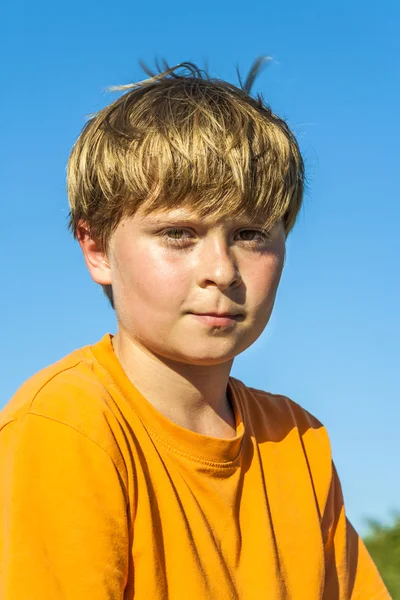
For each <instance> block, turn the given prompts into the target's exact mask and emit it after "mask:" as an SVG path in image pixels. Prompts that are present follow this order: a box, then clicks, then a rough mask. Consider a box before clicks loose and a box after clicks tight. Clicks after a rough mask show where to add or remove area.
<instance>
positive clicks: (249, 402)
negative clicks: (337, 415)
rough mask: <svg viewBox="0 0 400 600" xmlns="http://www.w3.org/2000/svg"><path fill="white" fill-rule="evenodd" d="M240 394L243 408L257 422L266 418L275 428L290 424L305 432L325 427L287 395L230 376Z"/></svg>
mask: <svg viewBox="0 0 400 600" xmlns="http://www.w3.org/2000/svg"><path fill="white" fill-rule="evenodd" d="M230 380H231V381H232V382H233V385H234V388H235V390H236V391H237V393H238V394H239V397H240V402H241V404H242V406H243V410H244V411H245V412H246V414H247V415H248V416H249V417H250V419H251V421H254V422H255V423H256V422H257V420H258V421H259V420H260V419H261V424H262V425H263V424H264V421H265V420H266V421H267V422H268V423H269V424H270V425H271V426H273V427H274V428H278V430H281V428H282V427H283V428H284V429H287V428H288V427H290V426H293V427H296V428H298V429H299V430H301V431H302V432H303V433H305V432H306V431H307V430H308V429H310V428H311V429H315V430H319V429H325V428H324V426H323V425H322V423H321V422H320V421H319V420H318V419H317V418H316V417H315V416H314V415H312V414H311V413H310V412H308V411H307V410H306V409H305V408H303V407H302V406H300V404H297V402H294V401H293V400H291V399H290V398H288V397H287V396H283V395H281V394H273V393H271V392H266V391H264V390H259V389H256V388H253V387H249V386H247V385H245V384H244V383H243V382H242V381H240V380H239V379H235V378H233V377H231V378H230Z"/></svg>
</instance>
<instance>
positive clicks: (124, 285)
mask: <svg viewBox="0 0 400 600" xmlns="http://www.w3.org/2000/svg"><path fill="white" fill-rule="evenodd" d="M117 273H118V277H117V278H118V280H119V281H118V282H117V281H116V282H115V283H116V286H118V287H119V288H120V289H119V290H116V293H117V294H118V291H120V292H121V294H122V296H123V297H124V298H127V299H129V300H132V301H135V302H136V303H142V304H143V305H144V307H145V308H146V307H150V306H153V307H154V306H159V307H160V308H164V309H165V308H166V307H167V306H168V305H169V306H170V305H171V304H173V303H174V302H175V303H176V302H177V300H178V301H179V300H180V292H181V294H182V296H184V294H185V291H186V287H187V286H186V280H185V277H184V276H183V273H182V265H181V263H179V264H178V262H177V261H172V260H168V258H167V257H166V256H165V252H162V251H158V250H151V249H149V248H143V249H140V248H139V249H136V251H135V252H134V253H130V254H129V255H125V258H124V259H123V260H120V261H119V264H118V265H117Z"/></svg>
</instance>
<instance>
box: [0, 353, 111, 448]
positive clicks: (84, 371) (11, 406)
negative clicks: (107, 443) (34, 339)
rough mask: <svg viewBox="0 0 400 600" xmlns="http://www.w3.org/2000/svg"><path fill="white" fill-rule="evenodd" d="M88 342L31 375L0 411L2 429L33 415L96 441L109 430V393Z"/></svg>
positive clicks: (0, 429)
mask: <svg viewBox="0 0 400 600" xmlns="http://www.w3.org/2000/svg"><path fill="white" fill-rule="evenodd" d="M100 372H101V367H100V365H99V364H98V363H97V361H96V360H95V358H94V356H93V355H92V353H91V347H90V346H85V347H83V348H81V349H78V350H76V351H74V352H72V353H71V354H69V355H67V356H65V357H64V358H62V359H61V360H60V361H58V362H56V363H54V364H53V365H50V366H49V367H46V368H45V369H43V370H41V371H39V372H38V373H36V374H35V375H34V376H33V377H31V378H30V379H28V380H27V381H26V382H25V383H24V384H23V385H22V386H21V387H20V388H19V389H18V390H17V392H16V394H15V395H14V396H13V398H11V400H10V401H9V402H8V404H6V406H5V407H4V409H3V410H2V411H1V412H0V432H1V431H2V430H3V429H4V428H6V427H7V426H10V425H11V424H12V423H18V422H19V421H21V420H25V419H26V418H27V417H28V418H30V416H34V417H38V418H39V420H42V421H43V419H46V420H51V421H53V422H55V423H58V424H63V425H65V426H68V427H70V428H72V429H75V430H76V431H77V432H79V433H81V434H83V435H84V436H86V437H88V438H91V439H93V440H94V441H96V443H99V441H100V440H102V439H104V435H105V434H107V432H108V431H109V421H110V418H109V416H108V415H109V413H110V412H112V411H111V409H110V393H109V391H108V390H107V385H106V384H105V383H104V377H103V378H102V377H101V373H100Z"/></svg>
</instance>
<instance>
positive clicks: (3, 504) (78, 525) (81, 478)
mask: <svg viewBox="0 0 400 600" xmlns="http://www.w3.org/2000/svg"><path fill="white" fill-rule="evenodd" d="M0 473H1V484H0V514H1V521H0V569H1V571H0V598H1V599H2V600H26V599H28V598H29V600H43V599H44V598H51V599H52V600H58V599H60V600H61V599H62V600H83V599H85V600H87V599H88V598H90V600H119V599H121V600H122V598H123V596H124V588H125V585H126V581H127V577H128V551H129V541H128V537H129V536H128V531H129V527H128V522H127V519H128V517H127V508H126V503H127V502H126V494H125V490H124V485H123V482H122V480H121V478H120V476H119V473H118V471H117V469H116V467H115V465H114V463H113V461H112V459H111V457H110V455H109V454H108V453H107V452H106V451H105V450H104V449H103V448H102V447H101V446H99V445H98V444H97V443H96V442H95V441H93V440H91V439H90V438H88V437H86V436H85V435H83V434H82V433H81V432H79V431H77V430H75V429H74V428H73V427H71V426H69V425H67V424H65V423H61V422H59V421H55V420H53V419H51V418H48V417H45V416H41V415H35V414H29V413H28V414H27V415H25V416H24V417H21V419H20V420H19V421H15V422H11V423H9V424H8V425H6V426H5V427H4V428H3V429H2V431H1V432H0Z"/></svg>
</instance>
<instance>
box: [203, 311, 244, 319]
mask: <svg viewBox="0 0 400 600" xmlns="http://www.w3.org/2000/svg"><path fill="white" fill-rule="evenodd" d="M192 314H194V315H199V316H202V317H221V318H222V317H227V318H228V319H229V318H231V319H233V318H234V317H240V314H239V313H229V312H225V313H216V312H207V313H192Z"/></svg>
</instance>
